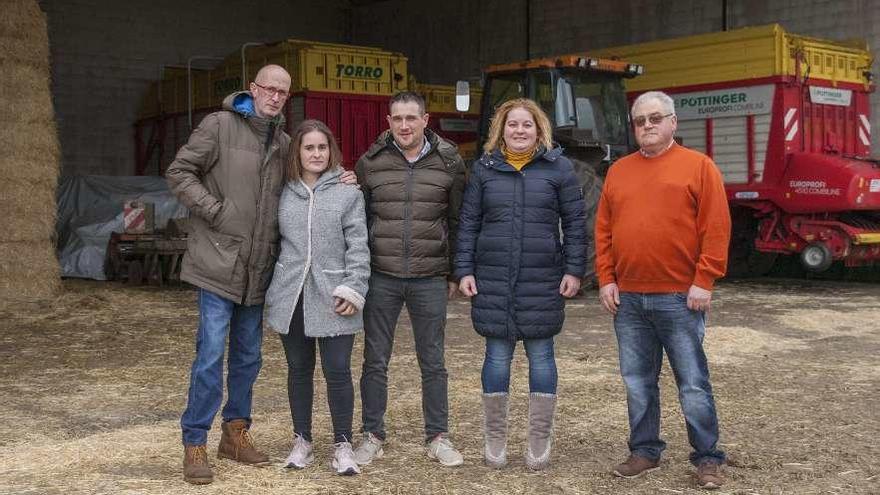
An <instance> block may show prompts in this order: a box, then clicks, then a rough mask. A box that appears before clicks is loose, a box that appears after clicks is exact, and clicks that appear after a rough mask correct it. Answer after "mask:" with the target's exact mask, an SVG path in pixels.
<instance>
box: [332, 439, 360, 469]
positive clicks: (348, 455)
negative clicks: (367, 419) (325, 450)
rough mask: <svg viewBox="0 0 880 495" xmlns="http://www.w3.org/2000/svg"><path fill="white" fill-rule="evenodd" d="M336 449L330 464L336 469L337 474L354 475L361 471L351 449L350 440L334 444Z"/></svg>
mask: <svg viewBox="0 0 880 495" xmlns="http://www.w3.org/2000/svg"><path fill="white" fill-rule="evenodd" d="M334 446H335V447H336V449H335V450H334V452H333V460H332V461H330V466H331V467H332V468H333V469H335V470H336V474H341V475H342V476H354V475H356V474H360V473H361V468H359V467H358V465H357V462H355V460H354V452H352V451H351V444H350V443H348V442H339V443H337V444H335V445H334Z"/></svg>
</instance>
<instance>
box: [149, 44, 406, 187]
mask: <svg viewBox="0 0 880 495" xmlns="http://www.w3.org/2000/svg"><path fill="white" fill-rule="evenodd" d="M266 64H277V65H281V66H283V67H285V68H286V69H287V71H288V72H289V73H290V75H291V78H292V81H291V96H290V99H289V100H288V102H287V105H286V106H285V108H284V115H285V117H286V125H285V127H286V130H287V131H288V132H290V131H291V130H292V129H293V128H294V127H295V126H296V125H297V124H298V123H299V122H301V121H302V120H304V119H312V118H313V119H319V120H322V121H324V122H325V123H326V124H327V125H328V127H330V129H331V130H332V131H333V133H334V134H335V136H336V138H337V139H338V140H339V145H340V148H341V149H342V154H343V165H344V166H345V167H346V168H354V165H355V162H356V161H357V159H358V157H360V155H361V154H363V153H364V152H365V151H366V150H367V148H369V146H370V145H371V144H372V143H373V141H374V140H375V139H376V136H377V135H378V134H379V133H380V132H381V131H383V130H384V129H387V128H388V123H387V121H386V119H385V116H386V115H387V114H388V99H389V97H390V96H391V95H392V94H394V93H396V92H398V91H402V90H405V89H407V81H408V77H407V59H406V57H404V56H403V55H402V54H400V53H394V52H388V51H384V50H381V49H378V48H371V47H363V46H352V45H336V44H329V43H319V42H313V41H302V40H293V39H291V40H284V41H281V42H277V43H270V44H265V45H262V44H253V43H247V44H245V45H244V46H243V47H242V49H241V51H240V52H239V51H237V52H235V53H234V54H231V55H230V56H228V57H226V59H224V61H223V62H222V63H221V64H220V65H218V66H217V67H216V68H214V69H212V70H201V71H193V72H191V73H189V74H187V71H186V70H181V69H169V70H166V71H164V77H163V79H162V80H160V81H157V82H156V83H155V84H154V85H153V86H151V87H150V88H149V90H148V92H147V93H146V94H145V97H144V101H143V104H142V108H141V115H140V117H141V118H140V119H139V120H138V121H137V122H136V123H135V153H136V156H135V173H137V174H139V175H141V174H162V173H164V171H165V168H166V167H168V165H169V164H170V163H171V161H172V160H173V159H174V155H175V154H176V153H177V150H178V149H179V148H180V147H181V146H182V145H183V144H184V143H186V141H187V139H189V135H190V132H192V129H193V128H195V127H196V126H198V124H199V122H200V121H201V119H202V118H204V116H205V115H207V114H208V113H210V112H214V111H216V110H218V109H219V108H220V105H221V103H222V101H223V98H225V97H226V96H227V95H228V94H230V93H232V92H233V91H235V90H237V89H240V88H242V87H244V85H243V82H242V81H243V80H244V81H245V82H246V81H249V80H253V78H254V77H255V76H256V73H257V71H258V70H259V69H260V67H262V66H264V65H266ZM242 68H244V71H243V70H242Z"/></svg>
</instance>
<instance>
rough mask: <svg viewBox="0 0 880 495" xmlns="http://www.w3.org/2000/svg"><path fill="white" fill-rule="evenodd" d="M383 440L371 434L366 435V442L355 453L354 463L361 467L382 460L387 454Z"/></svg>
mask: <svg viewBox="0 0 880 495" xmlns="http://www.w3.org/2000/svg"><path fill="white" fill-rule="evenodd" d="M382 443H383V442H382V440H380V439H379V437H377V436H376V435H373V434H372V433H370V432H366V433H364V440H363V441H362V442H361V444H360V445H358V448H357V449H355V451H354V461H355V462H356V463H358V464H359V465H361V466H366V465H367V464H369V463H371V462H373V461H374V460H376V459H381V458H382V456H383V455H384V454H385V452H384V451H383V450H382Z"/></svg>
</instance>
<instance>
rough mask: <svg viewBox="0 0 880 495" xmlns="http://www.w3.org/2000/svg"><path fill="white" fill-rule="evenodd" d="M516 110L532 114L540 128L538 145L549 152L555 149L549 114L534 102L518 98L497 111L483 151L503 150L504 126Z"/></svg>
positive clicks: (503, 104) (504, 104)
mask: <svg viewBox="0 0 880 495" xmlns="http://www.w3.org/2000/svg"><path fill="white" fill-rule="evenodd" d="M514 108H522V109H523V110H525V111H527V112H529V113H530V114H532V118H533V119H534V120H535V125H536V126H537V127H538V144H539V145H542V146H544V148H545V149H548V150H549V149H551V148H553V128H552V127H551V126H550V119H548V118H547V114H546V113H544V110H541V107H539V106H538V104H537V103H535V102H534V101H532V100H530V99H528V98H516V99H513V100H508V101H505V102H504V103H502V104H501V106H500V107H498V108H497V109H496V110H495V114H494V115H493V116H492V123H491V124H489V137H488V138H487V139H486V144H484V145H483V151H485V152H486V153H491V152H492V151H494V150H496V149H499V148H501V144H502V143H503V142H504V125H505V124H506V123H507V114H509V113H510V112H511V110H513V109H514Z"/></svg>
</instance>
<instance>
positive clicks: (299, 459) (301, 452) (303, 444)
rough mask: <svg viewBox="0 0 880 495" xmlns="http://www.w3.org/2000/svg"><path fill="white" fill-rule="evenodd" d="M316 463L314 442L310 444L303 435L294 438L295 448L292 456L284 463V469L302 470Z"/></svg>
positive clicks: (292, 450)
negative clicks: (313, 449) (313, 450)
mask: <svg viewBox="0 0 880 495" xmlns="http://www.w3.org/2000/svg"><path fill="white" fill-rule="evenodd" d="M313 462H315V455H314V454H313V453H312V442H309V441H308V440H306V439H305V438H303V437H302V435H295V436H294V437H293V448H292V449H291V450H290V455H288V456H287V460H286V461H284V467H288V468H297V469H302V468H305V467H308V466H309V465H310V464H311V463H313Z"/></svg>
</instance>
